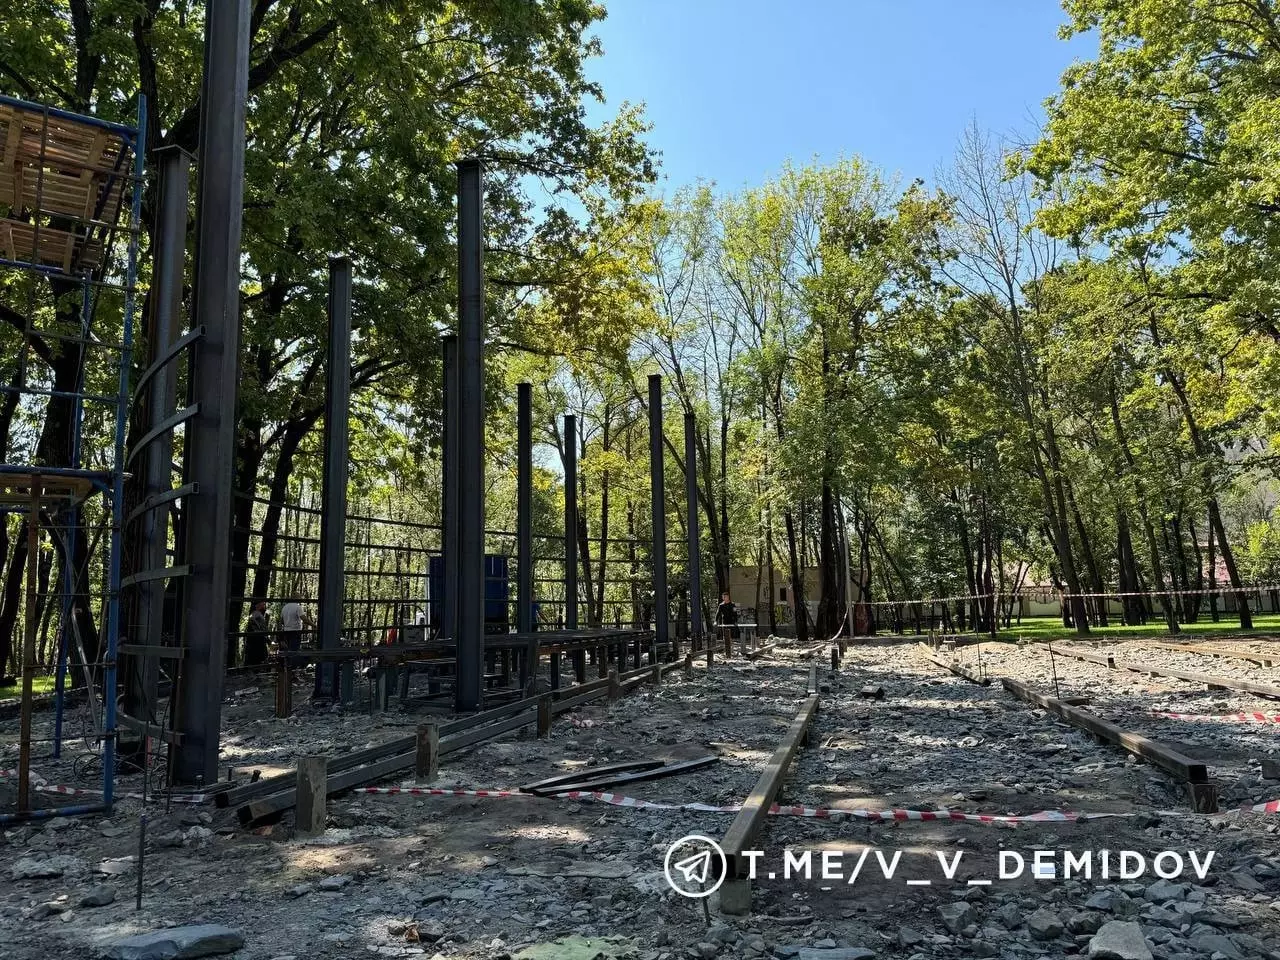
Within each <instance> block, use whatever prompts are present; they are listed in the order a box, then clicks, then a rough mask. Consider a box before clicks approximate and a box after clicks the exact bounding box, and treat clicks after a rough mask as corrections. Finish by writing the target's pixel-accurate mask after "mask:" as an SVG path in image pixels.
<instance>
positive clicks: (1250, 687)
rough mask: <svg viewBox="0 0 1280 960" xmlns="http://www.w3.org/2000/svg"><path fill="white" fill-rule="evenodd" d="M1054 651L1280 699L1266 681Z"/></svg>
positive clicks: (1276, 689) (1278, 692) (1278, 689)
mask: <svg viewBox="0 0 1280 960" xmlns="http://www.w3.org/2000/svg"><path fill="white" fill-rule="evenodd" d="M1054 653H1061V654H1062V655H1063V656H1066V657H1072V658H1074V659H1076V660H1087V661H1089V662H1090V663H1098V664H1102V665H1104V666H1107V667H1111V668H1112V669H1114V670H1128V671H1129V672H1130V673H1144V674H1146V675H1148V676H1152V677H1172V678H1173V679H1175V680H1184V681H1186V682H1187V683H1201V684H1204V685H1205V686H1206V687H1217V688H1219V689H1222V690H1237V691H1239V692H1241V693H1254V694H1257V695H1258V696H1260V697H1274V698H1275V699H1277V700H1280V687H1274V686H1271V685H1270V684H1266V683H1254V682H1253V681H1252V680H1237V679H1236V678H1235V677H1217V676H1213V675H1211V674H1207V673H1188V672H1187V671H1184V670H1170V669H1169V668H1168V667H1159V666H1152V665H1151V664H1149V663H1131V662H1129V661H1124V660H1117V659H1116V658H1115V657H1110V656H1102V655H1100V654H1096V653H1086V652H1085V651H1083V650H1073V649H1071V648H1065V649H1064V648H1058V649H1055V650H1054Z"/></svg>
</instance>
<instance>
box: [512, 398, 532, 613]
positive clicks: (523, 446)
mask: <svg viewBox="0 0 1280 960" xmlns="http://www.w3.org/2000/svg"><path fill="white" fill-rule="evenodd" d="M516 578H517V579H516V604H517V606H516V631H517V632H519V633H529V632H531V631H532V630H533V385H532V384H529V383H521V384H518V385H517V386H516Z"/></svg>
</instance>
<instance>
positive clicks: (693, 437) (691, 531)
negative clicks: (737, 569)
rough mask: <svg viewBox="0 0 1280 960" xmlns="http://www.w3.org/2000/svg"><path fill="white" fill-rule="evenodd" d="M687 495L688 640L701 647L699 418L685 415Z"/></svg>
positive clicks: (698, 648)
mask: <svg viewBox="0 0 1280 960" xmlns="http://www.w3.org/2000/svg"><path fill="white" fill-rule="evenodd" d="M684 497H685V510H686V511H687V514H688V516H687V518H686V520H685V529H686V531H687V532H688V535H689V642H690V643H691V644H692V646H693V649H694V650H701V649H702V537H701V536H700V535H699V533H698V421H697V418H696V417H695V416H694V415H693V413H691V412H690V413H686V414H685V415H684Z"/></svg>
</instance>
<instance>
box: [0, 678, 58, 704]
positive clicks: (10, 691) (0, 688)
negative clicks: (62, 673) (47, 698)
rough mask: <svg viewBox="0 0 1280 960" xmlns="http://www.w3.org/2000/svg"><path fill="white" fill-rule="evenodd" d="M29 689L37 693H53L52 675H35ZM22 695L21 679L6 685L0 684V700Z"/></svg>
mask: <svg viewBox="0 0 1280 960" xmlns="http://www.w3.org/2000/svg"><path fill="white" fill-rule="evenodd" d="M31 689H32V690H33V691H35V693H37V694H41V693H53V677H51V676H50V677H35V678H34V679H33V680H32V683H31ZM20 696H22V681H21V680H19V681H18V682H17V683H11V684H7V685H0V700H8V699H10V698H11V697H20Z"/></svg>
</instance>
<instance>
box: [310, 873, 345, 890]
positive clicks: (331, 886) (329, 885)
mask: <svg viewBox="0 0 1280 960" xmlns="http://www.w3.org/2000/svg"><path fill="white" fill-rule="evenodd" d="M350 882H351V878H350V877H349V876H347V875H346V874H345V873H335V874H334V875H333V876H331V877H325V878H324V879H323V880H321V881H320V882H319V883H318V884H316V886H317V887H319V888H320V889H321V890H341V889H342V888H343V887H345V886H346V885H347V884H348V883H350Z"/></svg>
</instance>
